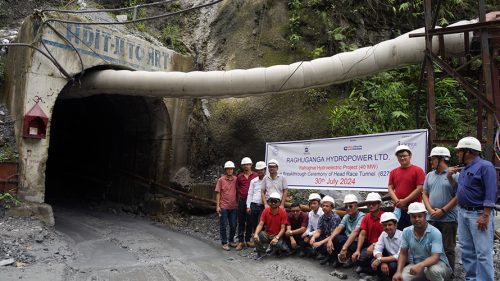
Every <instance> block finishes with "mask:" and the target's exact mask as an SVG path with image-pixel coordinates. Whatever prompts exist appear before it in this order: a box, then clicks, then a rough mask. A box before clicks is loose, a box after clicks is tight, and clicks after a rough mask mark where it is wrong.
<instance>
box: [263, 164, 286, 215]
mask: <svg viewBox="0 0 500 281" xmlns="http://www.w3.org/2000/svg"><path fill="white" fill-rule="evenodd" d="M278 167H279V163H278V160H276V159H271V160H269V162H267V169H268V171H269V175H266V176H265V177H264V180H263V181H262V187H261V194H262V201H263V202H264V204H266V208H267V207H269V205H267V203H266V202H267V199H269V195H271V193H273V192H277V193H278V194H279V195H280V196H281V205H280V206H281V208H285V202H286V197H287V195H288V183H287V181H286V177H285V176H284V175H279V174H278Z"/></svg>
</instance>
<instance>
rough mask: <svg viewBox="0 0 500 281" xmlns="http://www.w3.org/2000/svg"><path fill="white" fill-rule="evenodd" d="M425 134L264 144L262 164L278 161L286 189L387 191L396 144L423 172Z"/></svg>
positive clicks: (419, 131) (424, 166) (385, 134)
mask: <svg viewBox="0 0 500 281" xmlns="http://www.w3.org/2000/svg"><path fill="white" fill-rule="evenodd" d="M427 134H428V133H427V130H426V129H420V130H411V131H401V132H391V133H383V134H372V135H362V136H351V137H339V138H329V139H315V140H305V141H289V142H272V143H266V163H267V162H268V161H269V160H270V159H276V160H278V162H279V170H278V173H279V174H280V175H284V176H285V177H286V178H287V180H288V187H289V188H295V189H335V190H359V191H362V190H366V191H382V192H387V184H388V180H389V172H390V171H391V170H392V169H394V168H396V167H398V166H399V162H398V160H397V158H396V156H395V155H394V150H395V149H396V147H397V146H398V145H401V144H405V145H408V146H409V147H410V149H411V150H412V152H413V155H412V159H411V162H412V163H413V164H414V165H417V166H420V167H421V168H422V169H424V171H426V165H427V155H426V154H427V139H428V136H427Z"/></svg>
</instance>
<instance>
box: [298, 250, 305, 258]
mask: <svg viewBox="0 0 500 281" xmlns="http://www.w3.org/2000/svg"><path fill="white" fill-rule="evenodd" d="M305 256H306V252H305V251H304V250H300V252H299V257H300V258H303V257H305Z"/></svg>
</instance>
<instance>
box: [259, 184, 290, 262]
mask: <svg viewBox="0 0 500 281" xmlns="http://www.w3.org/2000/svg"><path fill="white" fill-rule="evenodd" d="M267 203H268V205H269V207H267V208H265V209H264V211H263V212H262V215H261V217H260V222H259V224H258V225H257V228H256V229H255V234H254V237H253V238H254V241H255V244H256V250H257V256H258V257H261V256H263V255H264V254H265V252H266V247H267V245H268V244H269V245H270V246H271V248H272V249H273V252H275V253H276V254H278V255H279V254H281V253H282V252H284V253H285V254H288V253H290V249H289V248H288V246H287V245H286V243H285V242H284V241H285V239H283V238H284V237H283V236H284V235H285V227H286V225H287V223H288V216H287V214H286V211H285V209H283V208H280V203H281V196H280V194H279V193H278V192H273V193H271V194H270V195H269V199H268V202H267ZM264 226H265V230H264Z"/></svg>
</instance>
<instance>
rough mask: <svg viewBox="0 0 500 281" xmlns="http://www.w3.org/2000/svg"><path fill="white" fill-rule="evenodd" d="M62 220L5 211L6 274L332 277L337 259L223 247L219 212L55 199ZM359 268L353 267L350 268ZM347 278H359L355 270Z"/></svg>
mask: <svg viewBox="0 0 500 281" xmlns="http://www.w3.org/2000/svg"><path fill="white" fill-rule="evenodd" d="M54 213H55V221H56V226H55V228H53V227H46V226H44V225H42V224H41V223H40V222H38V221H36V220H33V219H18V218H16V219H13V218H1V219H0V237H1V241H2V242H1V247H0V261H4V260H7V259H9V258H13V260H14V263H12V264H9V265H5V266H2V267H0V280H2V281H4V280H93V281H95V280H234V279H238V280H313V279H315V280H327V279H328V280H330V279H332V278H334V277H333V276H331V275H330V272H331V271H333V269H332V268H331V267H326V266H321V265H319V264H318V263H317V262H316V261H313V260H305V259H304V260H302V259H299V258H298V257H287V258H282V259H276V258H274V257H266V258H264V259H262V260H260V261H256V260H254V257H255V253H253V251H252V250H250V249H246V250H244V251H241V252H236V251H234V250H233V251H230V252H226V251H223V250H222V249H221V247H220V244H219V243H218V241H217V240H218V237H217V236H218V235H217V233H218V231H216V229H217V226H216V225H217V223H216V220H217V218H216V216H215V215H208V216H203V217H199V216H182V218H177V219H174V220H173V221H171V222H172V223H173V225H165V224H163V223H161V222H157V221H153V220H151V219H149V218H147V217H143V216H137V215H132V214H130V213H124V212H121V211H120V210H118V209H117V208H114V207H113V208H106V209H105V210H104V211H103V210H97V209H90V208H75V207H71V208H69V207H55V208H54ZM348 271H350V273H351V275H353V276H354V274H355V273H354V272H352V269H349V270H348ZM347 280H357V278H349V279H347Z"/></svg>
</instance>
